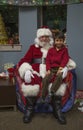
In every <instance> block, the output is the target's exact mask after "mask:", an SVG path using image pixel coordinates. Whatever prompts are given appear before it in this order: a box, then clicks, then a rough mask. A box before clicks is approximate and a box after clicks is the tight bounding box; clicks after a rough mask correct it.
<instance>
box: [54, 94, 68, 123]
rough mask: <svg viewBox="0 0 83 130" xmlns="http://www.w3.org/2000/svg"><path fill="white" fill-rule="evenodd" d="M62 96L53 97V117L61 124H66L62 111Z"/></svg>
mask: <svg viewBox="0 0 83 130" xmlns="http://www.w3.org/2000/svg"><path fill="white" fill-rule="evenodd" d="M61 98H62V97H61V96H55V95H52V106H53V115H54V116H55V118H56V119H57V120H58V122H59V123H60V124H66V123H67V122H66V119H65V116H64V115H63V113H62V111H61Z"/></svg>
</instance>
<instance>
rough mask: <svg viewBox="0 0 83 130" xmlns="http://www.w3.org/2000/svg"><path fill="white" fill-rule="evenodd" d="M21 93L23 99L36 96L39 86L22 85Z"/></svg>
mask: <svg viewBox="0 0 83 130" xmlns="http://www.w3.org/2000/svg"><path fill="white" fill-rule="evenodd" d="M22 92H23V95H24V96H25V97H27V96H37V95H38V93H39V85H38V84H35V85H25V84H24V83H23V84H22Z"/></svg>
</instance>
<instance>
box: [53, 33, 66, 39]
mask: <svg viewBox="0 0 83 130" xmlns="http://www.w3.org/2000/svg"><path fill="white" fill-rule="evenodd" d="M55 39H63V41H64V40H65V36H64V33H63V32H59V33H57V34H56V35H55V37H54V40H55Z"/></svg>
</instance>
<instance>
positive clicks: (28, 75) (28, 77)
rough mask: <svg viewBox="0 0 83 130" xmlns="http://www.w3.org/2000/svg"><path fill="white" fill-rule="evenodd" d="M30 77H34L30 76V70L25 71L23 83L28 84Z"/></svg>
mask: <svg viewBox="0 0 83 130" xmlns="http://www.w3.org/2000/svg"><path fill="white" fill-rule="evenodd" d="M31 77H32V78H34V75H33V74H32V72H31V71H30V70H27V71H26V72H25V76H24V80H25V82H26V83H30V82H31Z"/></svg>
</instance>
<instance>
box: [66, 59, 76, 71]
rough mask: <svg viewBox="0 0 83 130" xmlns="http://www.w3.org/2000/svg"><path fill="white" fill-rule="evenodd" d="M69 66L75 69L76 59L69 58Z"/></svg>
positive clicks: (70, 68)
mask: <svg viewBox="0 0 83 130" xmlns="http://www.w3.org/2000/svg"><path fill="white" fill-rule="evenodd" d="M67 67H68V69H69V70H72V69H75V68H76V63H75V61H73V60H72V59H69V61H68V63H67Z"/></svg>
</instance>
